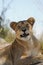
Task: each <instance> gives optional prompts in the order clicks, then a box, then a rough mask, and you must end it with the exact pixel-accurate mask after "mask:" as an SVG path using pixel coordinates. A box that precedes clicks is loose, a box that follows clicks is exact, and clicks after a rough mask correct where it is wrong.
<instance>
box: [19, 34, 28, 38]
mask: <svg viewBox="0 0 43 65" xmlns="http://www.w3.org/2000/svg"><path fill="white" fill-rule="evenodd" d="M28 35H29V33H27V34H26V33H23V34H22V35H20V36H21V37H27V36H28Z"/></svg>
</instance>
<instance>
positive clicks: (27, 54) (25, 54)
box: [0, 17, 41, 65]
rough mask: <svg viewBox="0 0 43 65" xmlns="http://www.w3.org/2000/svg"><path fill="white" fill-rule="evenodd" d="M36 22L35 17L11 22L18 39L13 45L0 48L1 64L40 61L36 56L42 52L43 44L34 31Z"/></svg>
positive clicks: (24, 64)
mask: <svg viewBox="0 0 43 65" xmlns="http://www.w3.org/2000/svg"><path fill="white" fill-rule="evenodd" d="M34 23H35V19H34V18H33V17H30V18H29V19H27V20H23V21H19V22H18V23H16V22H11V24H10V26H11V28H12V29H13V30H15V32H16V39H15V41H14V42H13V43H12V45H10V46H7V47H5V48H3V49H1V50H0V52H1V53H0V65H36V64H39V63H40V62H36V61H38V60H36V58H37V57H39V55H40V54H41V52H40V48H41V46H40V43H39V42H38V40H37V39H36V37H35V36H34V35H33V33H32V28H33V25H34ZM33 60H36V61H35V62H34V61H33ZM32 62H33V64H32ZM40 65H41V64H40Z"/></svg>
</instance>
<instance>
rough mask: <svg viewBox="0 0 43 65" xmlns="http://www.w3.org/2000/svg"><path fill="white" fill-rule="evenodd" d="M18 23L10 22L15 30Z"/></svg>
mask: <svg viewBox="0 0 43 65" xmlns="http://www.w3.org/2000/svg"><path fill="white" fill-rule="evenodd" d="M16 25H17V23H16V22H11V23H10V27H11V28H12V29H13V30H15V27H16Z"/></svg>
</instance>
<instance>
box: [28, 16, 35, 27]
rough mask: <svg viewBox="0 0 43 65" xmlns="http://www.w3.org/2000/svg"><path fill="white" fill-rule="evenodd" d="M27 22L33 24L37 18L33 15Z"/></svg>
mask: <svg viewBox="0 0 43 65" xmlns="http://www.w3.org/2000/svg"><path fill="white" fill-rule="evenodd" d="M27 22H29V23H30V24H31V25H32V26H33V24H34V22H35V19H34V18H33V17H30V18H29V19H27Z"/></svg>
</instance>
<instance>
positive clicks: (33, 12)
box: [0, 0, 43, 35]
mask: <svg viewBox="0 0 43 65" xmlns="http://www.w3.org/2000/svg"><path fill="white" fill-rule="evenodd" d="M12 1H13V2H12V3H11V4H10V6H9V8H8V10H7V11H6V14H5V18H6V19H10V20H11V21H12V20H14V21H19V20H24V19H28V18H29V17H34V18H35V20H36V23H35V25H34V28H33V29H34V30H35V31H36V33H37V34H36V35H40V33H42V32H43V0H12ZM4 2H5V4H4V6H5V7H6V6H7V4H8V3H9V2H10V0H4ZM2 5H3V4H2V0H0V14H1V11H2Z"/></svg>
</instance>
